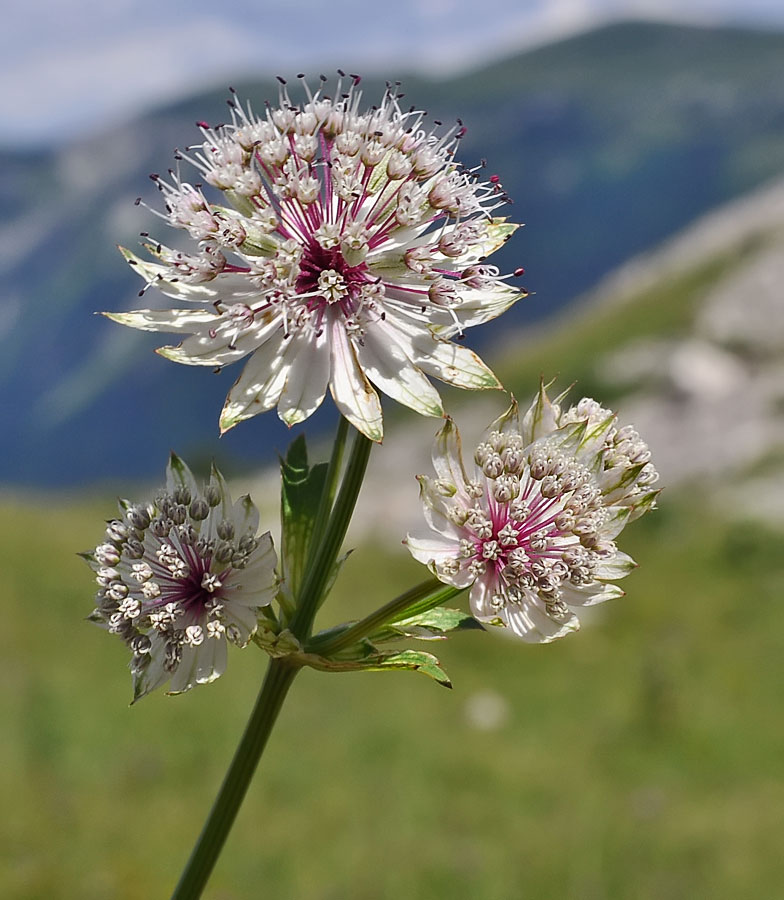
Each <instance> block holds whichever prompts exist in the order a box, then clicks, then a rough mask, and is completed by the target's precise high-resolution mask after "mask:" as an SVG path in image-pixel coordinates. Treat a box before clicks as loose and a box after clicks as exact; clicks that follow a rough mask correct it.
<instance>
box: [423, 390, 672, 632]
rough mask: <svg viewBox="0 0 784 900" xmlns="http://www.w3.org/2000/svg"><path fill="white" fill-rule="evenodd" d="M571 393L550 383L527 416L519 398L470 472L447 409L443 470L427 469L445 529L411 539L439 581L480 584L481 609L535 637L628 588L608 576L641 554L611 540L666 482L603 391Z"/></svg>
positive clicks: (429, 503) (430, 498)
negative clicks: (569, 399)
mask: <svg viewBox="0 0 784 900" xmlns="http://www.w3.org/2000/svg"><path fill="white" fill-rule="evenodd" d="M562 400H563V395H561V396H560V397H558V398H557V399H556V400H555V401H554V402H551V401H550V399H549V398H548V396H547V393H546V391H545V388H544V386H542V387H541V388H540V391H539V394H538V396H537V397H536V398H535V400H534V402H533V404H532V406H531V408H530V409H529V410H528V412H527V413H526V415H525V417H524V419H523V421H522V424H521V423H520V422H519V419H518V414H517V405H516V404H515V403H513V404H512V406H511V408H510V409H509V410H508V411H507V413H505V414H504V415H503V416H502V417H501V418H500V419H499V420H498V421H497V422H495V423H494V424H493V425H492V426H491V428H490V430H489V432H488V433H487V435H486V436H485V439H484V440H483V441H482V442H481V443H480V444H479V446H478V447H477V448H476V452H475V454H474V460H475V463H476V468H475V471H474V474H473V477H472V478H469V477H468V476H467V475H466V473H465V470H464V468H463V461H462V456H461V449H460V436H459V434H458V432H457V429H456V428H455V426H454V425H453V423H452V422H451V420H447V422H446V424H445V426H444V428H443V429H442V430H441V432H440V433H439V435H438V438H437V440H436V445H435V448H434V450H433V464H434V466H435V470H436V475H437V478H436V479H431V478H427V477H425V476H420V478H419V481H420V486H421V495H422V501H423V503H424V507H425V517H426V518H427V520H428V524H429V525H430V527H431V528H432V529H433V530H434V531H436V532H438V534H439V537H436V538H434V537H428V538H417V537H413V536H411V535H409V537H408V538H407V539H406V543H407V544H408V547H409V550H410V551H411V553H412V554H413V556H414V557H415V558H416V559H418V560H419V561H420V562H423V563H425V564H427V565H428V566H429V568H430V569H431V571H432V572H433V573H434V574H435V575H436V576H437V577H438V578H439V579H440V580H441V581H444V582H446V583H447V584H451V585H454V586H455V587H460V588H464V587H469V586H470V587H471V592H470V605H471V612H472V613H473V615H474V616H475V617H476V618H477V619H479V620H480V621H481V622H485V623H489V624H492V625H501V626H505V627H507V628H509V629H510V630H511V631H512V632H514V634H516V635H517V636H518V637H521V638H523V639H524V640H526V641H531V642H546V641H552V640H555V639H556V638H559V637H563V635H565V634H567V633H568V632H570V631H574V630H576V629H577V628H579V621H578V619H577V616H576V615H575V614H574V613H573V611H572V609H571V608H572V607H580V606H589V605H592V604H595V603H601V602H602V601H603V600H608V599H610V598H613V597H619V596H622V595H623V591H622V590H621V589H620V588H618V587H617V585H615V584H612V583H611V582H612V581H614V580H615V579H618V578H622V577H623V576H624V575H627V574H628V573H629V572H630V571H631V570H632V569H633V568H634V566H635V562H634V560H632V559H631V557H629V556H627V555H626V554H625V553H622V552H621V551H620V550H618V548H617V547H616V545H615V543H614V540H615V538H616V537H617V536H618V534H619V533H620V532H621V530H622V529H623V527H624V526H625V525H626V523H627V522H630V521H632V520H633V519H636V518H638V517H639V516H641V515H642V514H643V513H644V512H646V511H647V510H649V509H651V508H652V506H653V505H654V501H655V497H656V494H657V493H658V491H657V490H655V489H654V488H653V487H652V485H653V484H654V483H655V482H656V481H657V479H658V475H657V473H656V470H655V469H654V467H653V465H652V464H651V463H650V462H649V459H650V452H649V450H648V448H647V446H646V445H645V444H644V443H643V441H642V440H641V439H640V436H639V435H638V434H637V432H636V431H634V429H633V428H631V427H630V426H625V427H622V428H619V427H618V424H617V419H616V416H615V414H614V413H612V412H610V411H609V410H606V409H602V407H600V406H599V404H598V403H596V401H594V400H590V399H588V398H584V399H583V400H581V401H580V402H579V403H578V404H577V405H576V406H572V407H569V408H568V409H562V407H561V401H562Z"/></svg>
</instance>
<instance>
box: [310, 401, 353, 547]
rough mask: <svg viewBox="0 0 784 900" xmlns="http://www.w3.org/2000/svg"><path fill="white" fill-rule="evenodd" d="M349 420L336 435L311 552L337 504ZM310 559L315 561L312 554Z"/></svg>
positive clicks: (344, 422)
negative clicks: (336, 494)
mask: <svg viewBox="0 0 784 900" xmlns="http://www.w3.org/2000/svg"><path fill="white" fill-rule="evenodd" d="M348 429H349V424H348V419H345V418H344V417H343V416H341V417H340V421H339V422H338V430H337V432H336V434H335V443H334V444H333V445H332V455H331V456H330V459H329V468H328V469H327V477H326V479H325V480H324V490H323V493H322V494H321V499H320V500H319V508H318V512H317V513H316V518H315V520H314V522H313V531H312V532H311V537H310V541H311V551H312V549H313V548H314V547H316V546H317V544H318V541H319V540H320V539H321V535H323V534H324V530H325V528H326V526H327V522H328V521H329V514H330V512H332V504H333V503H334V502H335V493H336V491H337V488H338V476H339V475H340V467H341V464H342V463H343V455H344V453H345V450H346V438H347V436H348ZM310 559H313V554H312V552H311V554H310Z"/></svg>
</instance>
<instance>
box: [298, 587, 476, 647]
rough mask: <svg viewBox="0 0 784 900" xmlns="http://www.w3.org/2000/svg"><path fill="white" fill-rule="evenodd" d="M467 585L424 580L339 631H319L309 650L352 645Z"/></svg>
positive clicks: (307, 645) (434, 604) (425, 610)
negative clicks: (320, 632)
mask: <svg viewBox="0 0 784 900" xmlns="http://www.w3.org/2000/svg"><path fill="white" fill-rule="evenodd" d="M463 590H464V589H463V588H456V587H452V585H450V584H442V583H441V582H440V581H436V580H435V579H434V578H430V579H428V580H427V581H423V582H422V583H421V584H418V585H417V586H416V587H413V588H411V589H410V590H408V591H406V592H405V593H404V594H400V596H398V597H395V598H394V600H390V601H389V603H385V604H384V605H383V606H381V607H379V608H378V609H377V610H375V612H372V613H370V615H369V616H365V618H364V619H360V621H359V622H355V623H354V624H353V625H350V626H349V627H348V628H345V629H344V630H342V631H340V632H338V633H334V632H332V633H330V632H326V633H324V634H323V635H316V636H315V637H314V638H313V640H312V641H309V642H308V643H307V644H306V645H305V652H306V653H317V654H318V655H319V656H330V655H332V654H334V653H338V652H339V651H340V650H343V649H344V648H346V647H350V646H351V645H352V644H355V643H356V642H357V641H360V640H362V638H364V637H367V635H369V634H372V633H373V632H374V631H375V630H376V629H377V628H380V627H381V626H382V625H386V624H387V622H397V621H399V620H400V616H401V614H402V613H405V618H411V616H416V615H419V614H420V613H423V612H427V610H429V609H433V607H435V606H440V605H441V604H442V603H446V602H448V601H449V600H451V599H452V598H453V597H456V596H457V595H458V594H459V593H461V591H463Z"/></svg>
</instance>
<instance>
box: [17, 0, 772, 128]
mask: <svg viewBox="0 0 784 900" xmlns="http://www.w3.org/2000/svg"><path fill="white" fill-rule="evenodd" d="M684 10H686V11H684ZM623 17H626V18H628V17H637V18H641V17H648V18H656V19H662V18H669V19H677V20H684V19H687V20H692V21H750V22H765V21H768V22H778V23H779V24H780V25H784V4H782V3H781V0H693V2H690V3H688V4H684V3H683V0H522V2H521V0H483V2H482V4H481V5H480V6H479V7H478V6H477V4H476V3H475V2H473V0H396V2H395V3H394V4H390V5H383V6H378V7H374V8H373V9H372V16H371V14H370V12H369V9H368V6H367V5H366V4H365V3H364V2H363V0H332V2H331V3H329V4H321V3H319V2H317V0H289V2H287V3H285V4H284V3H283V2H281V0H223V3H222V4H221V5H220V6H218V5H217V4H215V3H214V2H211V0H168V2H166V0H164V2H161V0H113V2H111V3H105V2H104V3H100V2H97V0H25V2H24V3H15V4H11V5H10V8H9V9H8V10H7V11H6V12H5V13H4V22H3V24H4V28H3V31H2V32H1V33H0V83H1V84H2V89H1V90H0V140H6V141H20V140H21V141H36V140H41V139H44V138H49V137H57V136H58V134H59V135H63V134H66V135H68V136H70V135H72V134H75V133H77V132H78V130H79V129H80V128H84V127H88V128H99V127H101V126H102V125H103V124H105V123H106V122H107V121H108V120H115V121H117V120H121V119H124V118H126V117H127V116H128V115H130V114H132V113H133V112H135V111H138V110H139V109H141V108H145V107H149V106H151V105H153V104H155V103H161V102H165V101H167V100H170V99H172V98H174V97H178V96H181V95H182V94H183V93H186V92H189V91H193V90H196V89H198V88H201V87H203V86H205V85H208V84H216V83H220V82H221V81H227V82H228V81H231V80H234V79H235V78H237V77H241V76H242V75H244V74H262V73H263V74H269V73H270V72H273V71H276V70H279V69H280V70H282V71H285V72H287V73H290V72H292V71H297V70H298V69H302V70H303V71H308V72H313V71H318V70H319V68H322V67H324V68H326V67H332V66H338V65H345V66H360V67H362V68H363V69H364V70H365V71H368V70H374V71H378V70H386V71H388V72H389V73H390V74H393V75H395V76H396V75H399V74H403V73H404V72H405V71H409V70H411V69H417V70H420V71H429V72H444V73H445V72H454V71H458V70H460V69H464V68H466V67H469V66H472V65H475V64H477V63H480V62H482V61H484V60H489V59H493V58H498V57H500V56H502V55H504V54H506V53H510V52H513V51H514V50H516V49H519V48H521V47H525V46H531V45H533V44H536V43H541V42H543V41H547V40H553V39H557V38H559V37H562V36H565V35H568V34H572V33H574V32H577V31H580V30H582V29H584V28H587V27H590V26H592V25H595V24H598V23H600V22H603V21H607V20H609V19H611V18H623Z"/></svg>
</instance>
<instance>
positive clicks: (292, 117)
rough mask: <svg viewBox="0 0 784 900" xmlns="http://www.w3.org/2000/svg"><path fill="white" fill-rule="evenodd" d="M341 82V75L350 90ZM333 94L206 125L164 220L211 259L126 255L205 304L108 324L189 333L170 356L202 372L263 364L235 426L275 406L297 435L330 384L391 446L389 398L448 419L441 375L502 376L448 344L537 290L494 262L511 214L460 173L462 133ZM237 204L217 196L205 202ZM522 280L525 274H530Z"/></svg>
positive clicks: (246, 384) (239, 398)
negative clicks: (385, 415) (188, 175)
mask: <svg viewBox="0 0 784 900" xmlns="http://www.w3.org/2000/svg"><path fill="white" fill-rule="evenodd" d="M341 81H342V79H341ZM341 81H338V83H337V85H336V88H335V92H334V96H333V97H330V96H327V94H326V93H325V87H324V85H322V86H321V88H320V90H319V91H318V92H316V93H315V94H312V93H311V92H310V91H309V89H308V88H307V85H305V92H306V95H307V101H306V102H304V103H302V104H299V105H296V104H294V103H292V102H291V100H290V99H289V96H288V94H287V92H286V88H285V84H284V86H283V87H282V89H281V97H280V105H279V106H278V107H276V108H271V107H268V108H267V110H266V112H265V114H264V115H263V116H259V115H257V114H255V113H254V112H253V111H252V109H251V107H250V104H247V105H246V106H243V105H241V104H240V103H239V102H238V101H235V100H232V101H231V102H230V105H231V108H232V121H231V123H230V124H227V125H221V126H217V127H214V128H210V127H208V126H207V125H206V123H203V122H202V123H199V126H200V128H201V132H202V135H203V142H202V143H201V144H199V145H197V146H195V147H191V148H189V150H188V151H187V152H185V153H179V154H178V159H180V160H186V161H187V162H188V163H190V164H192V166H193V167H194V168H195V169H196V170H197V172H198V175H197V181H198V182H202V181H203V182H206V186H205V185H203V184H202V183H197V181H195V182H194V183H190V182H188V181H186V180H184V178H183V177H182V176H181V174H180V172H179V168H178V170H177V171H176V172H174V171H173V172H171V173H170V178H169V180H168V181H167V180H165V179H163V178H160V177H159V176H157V175H154V176H152V177H153V179H154V180H155V181H156V183H157V184H158V187H159V188H160V190H161V192H162V194H163V197H164V201H165V205H166V212H165V214H164V213H161V215H162V217H163V218H164V219H165V220H166V221H167V222H168V223H169V224H170V225H172V226H174V227H175V228H179V229H183V230H185V231H186V232H188V234H189V235H190V236H191V238H193V239H194V240H195V241H196V242H197V244H198V246H197V247H196V248H194V250H193V251H192V252H184V251H180V250H174V249H171V248H169V247H167V246H165V245H164V244H158V243H148V244H146V249H147V251H148V252H149V253H150V255H151V256H152V257H153V258H154V260H155V261H154V262H149V261H145V260H142V259H140V258H139V257H137V256H136V255H134V254H133V253H130V252H128V251H124V254H125V256H126V258H127V260H128V262H129V263H130V264H131V265H133V266H134V267H135V269H136V271H137V272H138V273H139V274H140V275H141V276H142V277H143V278H144V279H145V281H146V282H147V285H148V286H149V285H154V286H155V287H157V288H158V289H159V290H161V291H162V292H163V293H164V294H166V295H168V296H170V297H174V298H176V299H179V300H185V301H189V302H191V303H193V304H194V305H193V306H192V307H190V308H184V309H182V308H181V309H174V310H137V311H135V312H129V313H116V314H110V315H111V318H113V319H114V320H115V321H117V322H120V323H122V324H125V325H130V326H132V327H134V328H140V329H143V330H147V331H164V332H173V333H179V334H186V335H190V337H187V339H185V340H184V341H183V342H182V343H181V344H179V345H178V346H168V347H162V348H160V350H159V352H160V353H161V354H162V355H163V356H165V357H167V358H168V359H171V360H174V361H175V362H180V363H186V364H189V365H205V366H223V365H225V364H228V363H231V362H234V361H235V360H238V359H241V358H242V357H245V356H250V359H249V360H248V362H247V364H246V365H245V368H244V370H243V371H242V373H241V375H240V377H239V379H238V380H237V382H236V383H235V384H234V386H233V388H232V389H231V391H230V393H229V396H228V398H227V400H226V404H225V406H224V409H223V412H222V415H221V420H220V423H221V429H222V430H224V431H225V430H227V429H229V428H231V427H233V426H234V425H236V424H237V423H238V422H240V421H242V420H243V419H247V418H249V417H251V416H254V415H256V414H257V413H260V412H263V411H265V410H268V409H271V408H272V407H274V406H276V405H277V407H278V414H279V415H280V417H281V419H283V421H284V422H286V423H287V424H288V425H294V424H296V423H298V422H301V421H303V420H304V419H306V418H307V417H308V416H310V415H311V414H312V413H313V412H314V411H315V410H316V409H317V408H318V406H319V405H320V404H321V402H322V400H323V399H324V396H325V393H326V390H327V388H328V387H329V389H330V391H331V393H332V396H333V398H334V400H335V403H336V405H337V407H338V408H339V410H340V412H341V413H342V414H343V415H344V416H345V417H346V418H347V419H348V420H349V421H350V422H351V423H352V424H353V425H355V426H356V427H357V428H358V429H359V430H360V431H362V432H363V433H364V434H365V435H367V436H368V437H369V438H371V439H373V440H380V439H381V437H382V434H383V429H382V416H381V405H380V402H379V397H378V394H377V393H376V391H375V390H374V388H373V385H375V386H376V387H377V388H379V389H380V390H381V391H383V392H384V393H386V394H388V395H389V396H391V397H392V398H394V399H395V400H397V401H399V402H400V403H403V404H405V405H406V406H409V407H411V408H412V409H414V410H416V411H417V412H419V413H422V414H423V415H431V416H441V415H443V409H442V405H441V400H440V397H439V395H438V392H437V391H436V390H435V388H434V387H433V386H432V384H431V383H430V381H429V380H428V377H427V376H433V377H435V378H438V379H440V380H442V381H445V382H449V383H451V384H454V385H457V386H459V387H463V388H472V389H477V388H496V387H499V386H500V385H499V384H498V382H497V380H496V378H495V376H494V375H493V373H492V372H491V371H490V370H489V369H488V368H487V367H486V366H485V365H484V363H483V362H482V361H481V360H480V359H479V358H478V357H477V356H476V355H475V354H474V353H472V352H471V351H470V350H468V349H467V348H465V347H463V346H461V345H459V344H455V343H453V342H452V341H451V340H450V338H452V337H454V336H455V335H458V336H462V333H463V329H465V328H468V327H470V326H473V325H478V324H480V323H482V322H485V321H488V320H489V319H492V318H494V317H495V316H497V315H499V314H500V313H502V312H503V311H504V310H506V309H508V308H509V306H511V305H512V304H513V303H514V302H515V301H516V300H517V299H519V298H520V297H521V296H523V294H524V292H523V291H521V290H519V289H516V288H514V287H512V286H510V285H508V284H507V283H506V281H505V279H504V278H502V277H501V276H500V274H499V271H498V269H497V268H496V267H494V266H491V265H488V264H487V263H486V262H485V259H486V257H487V256H488V255H489V254H491V253H492V252H493V251H494V250H496V249H497V248H498V247H499V246H500V245H501V244H502V243H503V242H504V241H505V240H506V239H507V238H508V237H509V236H510V235H511V233H512V232H513V231H514V230H515V228H516V227H517V226H515V225H511V224H507V223H506V222H505V220H504V219H499V218H493V217H492V215H491V213H492V211H493V210H494V209H495V208H496V207H498V206H499V205H500V204H502V203H503V202H505V199H506V198H505V196H504V194H503V192H502V191H501V189H500V186H499V185H498V183H497V178H495V176H494V177H493V178H491V179H490V181H488V182H482V181H480V180H479V179H478V177H477V174H476V171H474V170H466V169H464V168H462V167H461V166H460V165H459V164H458V163H457V162H456V161H455V159H454V155H455V150H456V147H457V144H458V139H459V137H460V136H461V134H462V131H463V130H464V129H462V126H459V127H458V128H456V129H453V130H452V131H450V132H448V133H446V134H444V135H442V136H440V137H439V136H438V134H437V133H436V132H435V131H428V130H426V129H425V128H424V126H423V119H424V115H423V113H421V112H417V111H415V110H414V109H413V108H412V109H411V110H409V111H403V110H402V109H401V107H400V103H399V101H400V95H398V94H397V93H396V91H395V89H394V88H392V87H390V88H388V89H387V92H386V94H385V95H384V97H383V98H382V101H381V103H380V105H378V106H374V107H372V108H371V109H370V110H368V111H361V110H360V100H361V92H360V91H359V90H358V89H357V84H358V82H359V79H358V78H357V77H356V76H352V77H351V81H350V84H349V86H348V89H347V90H344V88H345V85H343V84H342V83H341ZM210 188H213V189H216V190H217V191H220V192H222V193H223V197H224V198H225V199H224V203H223V205H219V204H216V203H214V202H213V201H212V200H211V199H209V196H208V194H209V189H210ZM517 274H519V272H518V273H517Z"/></svg>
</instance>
